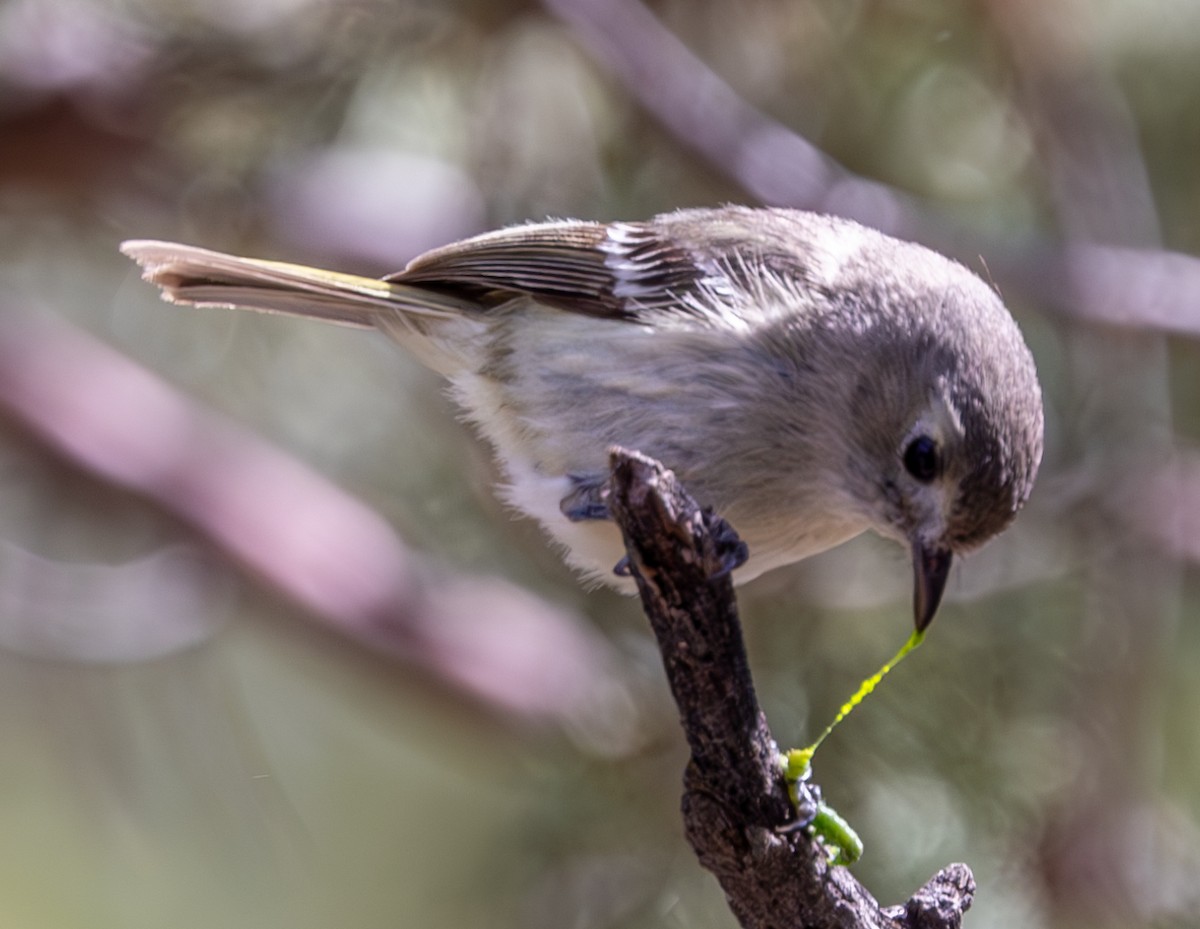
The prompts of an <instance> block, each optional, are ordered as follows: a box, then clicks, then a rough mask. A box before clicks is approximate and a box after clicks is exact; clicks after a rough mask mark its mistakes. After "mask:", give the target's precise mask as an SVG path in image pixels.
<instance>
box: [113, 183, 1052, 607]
mask: <svg viewBox="0 0 1200 929" xmlns="http://www.w3.org/2000/svg"><path fill="white" fill-rule="evenodd" d="M121 250H122V252H123V253H124V254H125V255H127V256H129V257H130V258H132V259H133V260H134V261H136V262H137V263H138V264H139V265H140V266H141V268H142V273H143V277H144V278H145V279H146V280H148V281H150V282H152V283H153V284H155V285H157V286H158V287H159V288H161V291H162V295H163V297H164V299H166V300H168V301H170V302H173V303H177V304H188V305H194V306H222V307H236V308H243V309H250V310H258V311H262V312H267V313H282V314H288V315H294V316H301V317H310V318H317V319H321V320H325V321H328V322H333V323H339V324H344V325H349V326H357V327H361V328H367V329H377V330H380V331H381V332H383V333H384V334H386V335H387V336H388V337H390V338H391V339H392V340H394V341H395V342H396V343H398V344H399V345H400V347H401V348H402V349H404V350H406V351H407V352H409V353H410V354H411V355H412V356H413V357H415V358H416V359H417V360H419V361H420V362H422V363H423V364H425V365H426V366H428V367H429V368H431V369H433V370H434V371H436V372H438V373H440V374H441V375H443V376H444V377H445V378H446V379H447V380H448V381H449V385H450V390H451V393H452V395H453V397H454V398H455V400H456V401H457V402H458V404H460V405H461V407H462V408H463V410H464V411H465V414H466V417H467V418H468V419H469V420H470V421H471V422H472V423H473V424H474V425H475V426H476V427H477V429H478V431H479V433H480V434H481V435H482V436H483V438H484V439H485V440H486V441H487V442H488V443H489V444H490V445H491V446H492V448H493V450H494V452H495V455H496V458H497V460H498V462H499V465H500V471H501V473H502V476H503V484H502V485H501V486H500V487H499V489H498V490H499V494H500V495H501V497H502V498H503V499H504V500H505V501H506V502H507V503H508V504H510V505H511V506H512V507H514V508H515V509H516V510H518V511H520V512H521V513H524V514H526V515H528V516H531V517H532V518H534V519H535V520H537V522H538V523H540V524H541V526H542V527H543V528H544V530H545V531H546V532H547V534H548V535H549V536H550V537H551V539H553V540H554V541H555V542H557V543H558V545H559V546H560V547H561V549H562V550H563V553H564V555H565V558H566V560H567V561H568V563H569V564H570V565H572V566H573V567H574V568H576V569H578V571H579V572H580V574H581V575H582V578H583V580H584V581H586V582H600V583H606V584H610V585H612V586H614V587H617V588H619V589H624V590H631V589H632V582H631V581H630V579H629V578H628V577H623V576H621V575H622V574H623V573H627V572H620V571H614V566H616V565H618V564H619V563H620V562H621V560H622V558H623V556H624V554H625V550H624V546H623V544H622V540H621V536H620V533H619V531H618V530H617V528H616V526H615V524H614V523H613V522H612V519H611V516H610V514H609V511H608V507H607V504H606V502H605V497H606V482H607V480H608V477H609V466H608V459H609V450H610V449H611V448H612V447H613V446H621V447H624V448H628V449H634V450H637V451H639V452H642V453H643V454H646V455H648V456H650V457H652V458H655V459H658V460H659V461H661V462H662V463H663V464H664V465H666V466H667V467H669V468H671V469H672V470H673V471H674V472H675V474H676V475H677V477H678V478H679V480H680V481H681V482H682V483H683V485H684V486H685V487H687V488H688V489H689V491H690V492H691V493H692V495H693V496H694V497H695V498H696V499H697V501H699V502H700V503H701V504H702V505H704V506H707V507H710V508H712V510H713V511H714V512H715V513H716V514H717V515H719V516H721V517H723V518H724V519H725V520H727V521H728V522H729V523H730V524H731V525H732V526H733V527H734V529H735V530H736V532H737V533H738V535H739V536H740V537H741V539H742V540H743V541H744V543H745V546H746V549H745V554H744V555H742V556H739V557H737V559H736V561H735V562H734V563H732V564H730V565H729V567H730V569H731V570H732V574H733V580H734V582H735V583H738V584H740V583H744V582H746V581H749V580H751V579H753V578H754V577H757V576H758V575H760V574H762V573H763V572H765V571H768V570H771V569H773V568H777V567H780V566H782V565H786V564H790V563H793V562H796V561H799V560H802V559H804V558H807V557H809V556H811V555H814V554H816V553H818V552H820V551H823V550H825V549H829V548H831V547H833V546H836V545H838V544H840V543H842V542H845V541H846V540H848V539H850V538H852V537H854V536H857V535H859V534H860V533H862V532H864V531H866V530H873V531H875V532H876V533H878V534H879V535H882V536H884V537H885V538H888V539H892V540H894V541H896V542H898V543H900V544H901V545H903V546H905V547H906V548H907V549H908V550H909V551H910V553H911V557H912V564H913V578H914V580H913V621H914V625H915V626H916V628H917V629H918V630H919V631H923V630H924V629H925V628H926V627H927V626H928V625H929V623H930V622H931V621H932V619H933V617H934V615H935V613H936V611H937V609H938V606H939V603H940V601H941V599H942V594H943V591H944V589H945V586H946V581H947V577H948V575H949V572H950V568H951V565H952V563H953V561H954V559H955V558H957V557H960V556H962V555H964V554H966V553H969V552H971V551H973V550H975V549H977V548H979V547H980V546H981V545H983V544H984V543H985V542H987V541H988V540H990V539H991V538H992V537H994V536H995V535H997V534H998V533H999V532H1001V531H1002V530H1004V529H1005V528H1006V527H1007V526H1008V525H1009V524H1010V523H1011V522H1012V520H1013V519H1014V517H1015V516H1016V514H1017V512H1018V511H1019V510H1020V509H1021V507H1022V506H1023V505H1024V503H1025V502H1026V500H1027V499H1028V497H1029V495H1030V492H1031V490H1032V487H1033V483H1034V479H1035V477H1036V474H1037V470H1038V467H1039V464H1040V461H1041V456H1042V445H1043V418H1044V417H1043V407H1042V394H1041V388H1040V386H1039V383H1038V377H1037V371H1036V367H1035V364H1034V359H1033V356H1032V354H1031V352H1030V350H1029V348H1028V346H1027V344H1026V342H1025V340H1024V338H1023V337H1022V335H1021V332H1020V330H1019V329H1018V327H1017V324H1016V322H1015V321H1014V319H1013V317H1012V316H1011V315H1010V313H1009V312H1008V310H1007V309H1006V308H1005V306H1004V303H1003V301H1002V300H1001V298H1000V296H999V295H998V294H997V292H996V291H995V290H994V289H993V288H992V287H991V286H989V285H988V284H987V283H985V282H984V281H983V280H982V279H981V278H980V277H979V276H978V275H976V274H975V273H973V272H972V271H970V270H969V269H967V268H966V267H964V266H963V265H962V264H960V263H958V262H955V261H953V260H951V259H949V258H946V257H944V256H943V255H941V254H939V253H937V252H935V251H932V250H930V249H928V248H925V247H924V246H922V245H919V244H916V243H912V242H905V241H901V240H898V239H896V238H892V237H890V236H888V235H885V234H883V233H881V232H878V231H876V230H873V229H870V228H868V227H865V226H862V225H860V224H858V223H856V222H853V221H851V220H848V219H842V218H838V217H834V216H828V215H822V214H817V213H811V212H806V211H801V210H793V209H783V208H771V207H746V206H736V205H727V206H722V207H702V208H690V209H680V210H676V211H674V212H670V213H664V214H661V215H658V216H654V217H653V218H650V219H647V220H643V221H617V222H599V221H590V220H551V221H544V222H532V223H526V224H519V225H514V226H508V227H505V228H501V229H498V230H495V231H491V232H486V233H483V234H480V235H476V236H473V237H470V238H466V239H463V240H461V241H458V242H454V243H452V244H449V245H445V246H443V247H440V248H435V249H433V250H431V251H428V252H426V253H424V254H421V255H419V256H417V257H416V258H414V259H412V260H411V261H410V262H409V263H408V264H407V266H406V267H405V268H404V270H402V271H400V272H398V273H395V274H392V275H390V276H387V277H384V278H380V279H374V278H368V277H361V276H357V275H351V274H344V273H339V272H334V271H327V270H322V269H318V268H311V267H306V266H302V265H296V264H289V263H285V262H279V261H270V260H263V259H254V258H242V257H237V256H234V255H227V254H222V253H219V252H214V251H209V250H207V249H202V248H198V247H194V246H190V245H182V244H177V243H171V242H160V241H152V240H130V241H126V242H124V243H122V245H121Z"/></svg>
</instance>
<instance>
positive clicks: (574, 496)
mask: <svg viewBox="0 0 1200 929" xmlns="http://www.w3.org/2000/svg"><path fill="white" fill-rule="evenodd" d="M567 478H568V479H569V480H570V481H571V492H570V493H569V494H567V495H566V496H565V497H563V498H562V500H560V501H559V503H558V508H559V510H561V511H562V514H563V516H565V517H567V519H569V520H570V521H571V522H573V523H581V522H585V521H587V520H594V519H612V514H611V513H610V512H609V511H608V503H607V502H605V500H604V498H605V497H606V496H607V494H608V475H607V474H603V473H594V472H593V473H590V474H568V475H567Z"/></svg>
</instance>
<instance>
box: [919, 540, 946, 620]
mask: <svg viewBox="0 0 1200 929" xmlns="http://www.w3.org/2000/svg"><path fill="white" fill-rule="evenodd" d="M912 556H913V581H914V586H913V620H914V622H915V623H916V626H917V631H918V632H924V631H925V629H926V627H927V626H928V625H929V624H930V623H931V622H933V614H934V613H936V612H937V608H938V604H939V603H941V602H942V591H944V590H945V589H946V578H947V577H948V576H949V574H950V561H951V558H952V557H953V555H952V553H951V552H949V551H946V550H944V549H940V548H932V547H929V546H926V545H923V544H922V543H921V542H914V543H913V547H912Z"/></svg>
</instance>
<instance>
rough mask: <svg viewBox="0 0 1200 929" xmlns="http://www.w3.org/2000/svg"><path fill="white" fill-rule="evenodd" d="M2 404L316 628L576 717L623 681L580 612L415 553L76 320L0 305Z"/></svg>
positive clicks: (482, 696) (353, 504) (512, 701)
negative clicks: (190, 532)
mask: <svg viewBox="0 0 1200 929" xmlns="http://www.w3.org/2000/svg"><path fill="white" fill-rule="evenodd" d="M0 406H2V407H4V408H5V409H7V411H8V412H9V413H10V414H11V415H12V416H13V417H15V418H16V419H17V420H18V421H20V422H21V423H23V424H24V425H25V426H26V427H27V429H28V430H30V431H31V432H32V433H34V434H35V435H36V436H38V437H39V438H40V439H41V440H42V442H44V443H45V444H46V445H48V446H49V447H50V448H51V449H53V450H54V451H55V452H57V453H58V454H60V455H62V456H63V457H65V458H66V459H68V460H70V461H72V462H74V463H75V464H76V465H77V466H79V467H81V468H84V469H86V470H88V471H90V472H91V473H93V474H94V475H96V476H98V477H100V478H102V479H104V480H106V481H108V482H111V483H113V484H116V485H118V486H121V487H125V488H128V489H131V490H133V491H136V492H138V493H140V494H142V495H144V496H145V497H147V498H149V499H150V500H152V501H154V502H155V503H157V504H158V505H159V506H161V507H162V508H163V509H164V510H167V511H169V512H171V513H174V514H175V515H177V516H178V517H180V518H182V519H183V520H185V521H186V522H188V523H190V524H191V525H192V526H193V527H195V528H196V529H197V530H199V531H200V532H201V533H203V534H204V535H205V536H207V537H208V538H209V539H210V540H211V541H212V542H214V543H215V544H216V545H217V546H219V547H220V548H221V549H223V550H224V551H225V552H226V554H228V555H229V556H230V557H232V558H233V559H234V560H235V561H236V562H237V563H238V564H240V565H242V566H243V567H245V568H247V569H249V570H250V571H252V572H253V573H255V574H257V575H258V576H259V577H261V578H262V579H264V580H265V581H267V582H268V583H269V584H271V585H272V586H274V587H275V588H276V589H278V590H279V591H280V592H282V593H283V594H284V595H285V596H287V597H288V598H290V599H291V600H292V601H293V602H295V603H297V604H299V605H300V606H302V607H303V608H304V609H305V610H306V611H308V613H309V614H310V615H311V616H312V617H314V618H315V619H316V620H317V621H318V622H319V623H321V624H322V625H325V626H328V627H330V628H332V629H334V630H336V631H337V632H339V633H341V634H343V635H345V636H348V637H349V638H351V639H354V640H355V641H357V642H360V643H363V644H365V645H368V646H369V647H371V648H372V649H374V650H376V651H379V652H382V653H385V654H387V655H391V656H394V657H397V658H400V659H403V660H404V661H407V662H409V663H411V664H413V665H415V666H418V667H420V668H421V669H422V670H424V671H425V672H427V673H429V674H430V675H432V676H433V677H434V679H435V680H437V681H439V682H441V683H443V684H444V685H447V686H449V687H450V688H451V689H452V690H454V691H457V692H460V693H465V694H468V695H470V696H471V697H473V698H475V699H476V700H480V701H483V702H484V703H485V704H487V705H489V706H491V707H493V708H495V709H498V710H502V711H505V712H507V713H511V714H515V715H517V716H520V717H523V718H526V719H530V720H542V721H546V720H558V721H560V722H570V723H572V724H573V725H574V726H575V727H578V726H579V724H580V723H585V724H589V723H595V722H596V717H597V715H601V716H603V714H604V713H605V711H606V709H609V707H606V706H605V705H604V704H605V700H606V699H611V698H614V697H617V696H618V694H619V692H620V689H621V688H620V685H619V678H618V676H617V673H616V671H615V669H616V667H617V662H616V660H615V658H614V656H613V654H612V653H611V650H610V647H609V646H608V645H607V644H606V643H605V642H604V641H603V640H602V639H601V638H600V637H599V636H598V635H595V634H594V633H592V632H590V630H588V628H587V627H586V626H585V625H584V624H583V623H582V622H581V620H580V619H579V618H578V617H577V616H575V615H572V614H571V613H569V612H568V611H566V610H564V609H560V608H558V607H555V606H552V605H551V604H548V603H546V602H545V601H542V600H540V599H538V598H536V597H534V596H533V595H532V594H529V593H527V592H525V591H523V590H520V589H518V588H516V587H514V586H513V585H511V584H508V583H506V582H504V581H502V580H499V579H494V578H491V579H489V578H468V577H463V576H459V575H456V574H454V573H452V572H450V571H448V570H445V569H436V568H434V567H432V566H431V565H429V564H428V563H425V562H422V561H421V560H420V559H418V558H417V557H415V556H414V555H413V553H412V552H410V551H409V550H408V549H407V548H406V547H405V546H404V544H403V543H402V542H401V541H400V540H399V539H398V538H397V537H396V535H395V533H394V532H393V531H392V529H391V528H390V527H389V526H388V524H387V523H386V522H385V521H384V520H383V519H382V518H381V517H379V516H378V515H377V514H376V513H374V512H373V511H372V510H370V509H369V508H367V507H366V506H364V505H363V504H362V503H361V502H359V501H358V500H356V499H354V498H353V497H351V496H350V495H348V494H347V493H345V492H344V491H342V490H341V489H340V488H338V487H336V486H335V485H334V484H332V483H331V482H330V481H328V480H327V479H326V478H324V477H323V476H321V475H320V474H317V473H316V472H315V471H313V470H311V469H310V468H308V467H306V466H305V465H303V464H302V463H300V462H299V461H297V460H296V459H295V458H293V457H291V456H289V455H287V454H285V453H283V452H281V451H279V450H278V449H275V448H273V447H271V446H270V445H268V444H267V443H265V442H263V441H262V440H261V439H259V438H257V437H255V436H254V435H253V434H252V433H250V432H249V431H248V430H246V429H243V428H241V427H239V426H237V425H236V424H234V423H232V422H230V421H228V420H225V419H223V418H222V417H220V416H218V415H216V414H214V413H212V412H210V411H208V410H205V409H202V408H200V407H198V406H197V405H196V404H195V403H194V402H192V401H191V400H190V399H188V398H187V397H185V396H184V395H182V394H180V393H179V392H177V391H175V390H174V389H173V388H172V387H170V386H169V385H168V384H166V383H165V382H163V381H162V380H160V379H159V378H158V377H156V376H155V375H154V374H152V373H150V372H149V371H147V370H145V369H143V368H141V367H139V366H138V365H136V364H135V363H134V362H132V361H130V360H129V359H128V358H125V357H124V356H122V355H120V354H119V353H117V352H115V351H113V350H112V349H111V348H108V347H106V346H104V345H102V344H100V343H98V342H96V341H94V340H93V339H91V338H90V337H89V336H87V335H85V334H83V333H82V332H79V331H77V330H74V329H71V328H69V327H67V326H66V325H64V324H62V323H58V322H53V321H51V320H50V319H47V318H41V317H34V316H32V315H29V314H26V313H23V312H20V311H17V310H14V309H13V308H11V307H7V306H6V307H3V308H0ZM581 717H584V718H582V719H581Z"/></svg>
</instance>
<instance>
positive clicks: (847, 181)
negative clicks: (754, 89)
mask: <svg viewBox="0 0 1200 929" xmlns="http://www.w3.org/2000/svg"><path fill="white" fill-rule="evenodd" d="M543 3H544V5H545V6H546V8H547V9H549V10H550V11H551V12H552V13H553V14H554V15H556V16H557V17H559V18H560V19H561V20H563V21H564V22H566V23H567V24H568V25H569V26H570V27H571V28H572V30H574V32H575V34H576V36H577V37H578V38H579V40H580V41H581V42H582V43H583V45H585V46H586V47H587V48H588V49H589V50H590V51H591V53H592V55H593V56H594V57H595V58H596V60H597V61H598V62H600V64H601V65H602V66H603V67H604V68H605V69H606V70H607V71H608V73H609V74H610V75H611V76H612V77H614V78H616V79H617V80H619V81H620V82H621V83H622V84H623V85H624V86H625V89H626V90H627V91H628V92H629V93H630V95H631V96H633V97H634V98H635V99H636V100H638V101H639V102H640V103H641V104H642V106H643V107H645V109H646V110H647V111H648V112H650V113H651V114H653V116H654V117H655V118H656V119H657V120H658V121H659V122H660V123H662V125H663V126H664V127H666V128H667V129H668V130H669V131H670V132H671V133H673V134H674V135H675V137H676V138H678V139H679V140H680V141H681V142H682V143H683V144H684V145H686V146H688V147H689V148H691V149H693V150H694V151H696V152H698V153H699V154H700V155H701V156H702V157H704V158H705V159H707V160H708V161H709V163H710V164H712V165H713V167H715V168H716V169H717V170H719V171H721V172H722V173H723V174H725V175H727V176H728V177H730V178H732V179H733V180H734V181H736V182H737V183H738V184H740V185H741V186H742V187H743V188H745V190H746V191H748V192H749V193H750V194H751V195H752V196H754V197H757V198H758V199H759V200H761V201H762V202H764V203H768V204H772V205H776V206H792V207H800V208H803V209H812V210H819V211H823V212H828V213H835V214H838V215H841V216H847V217H850V218H852V219H856V220H858V221H860V222H863V223H866V224H867V225H870V226H874V227H875V228H877V229H881V230H883V231H884V232H888V233H891V234H892V235H898V236H900V237H902V238H909V239H914V240H916V241H920V242H922V243H924V244H927V245H930V246H931V247H933V248H936V249H938V250H939V251H942V252H945V253H946V254H949V255H953V256H955V257H956V258H958V259H959V260H961V261H963V262H965V263H968V264H973V265H977V264H978V257H979V256H980V255H985V256H986V258H987V268H988V271H989V272H990V274H991V275H992V276H993V277H994V278H995V280H996V282H997V283H998V284H1000V285H1001V286H1002V287H1010V286H1011V287H1013V288H1018V289H1021V290H1023V291H1025V292H1026V293H1030V294H1032V295H1033V296H1035V297H1036V298H1038V299H1039V300H1041V301H1044V302H1046V303H1048V304H1050V305H1052V306H1053V308H1054V309H1056V310H1058V311H1059V312H1061V313H1063V314H1065V315H1068V316H1071V317H1074V318H1076V319H1080V320H1087V321H1092V322H1099V323H1105V324H1110V325H1119V326H1130V327H1137V328H1145V329H1151V330H1161V331H1166V332H1175V333H1180V334H1184V335H1188V336H1192V337H1198V336H1200V259H1198V258H1195V257H1193V256H1190V255H1184V254H1180V253H1178V252H1170V251H1165V250H1161V249H1153V248H1143V249H1138V248H1116V247H1107V246H1104V245H1099V244H1070V245H1063V244H1062V243H1056V242H1047V241H1037V240H1032V241H1031V240H1028V239H1026V240H1023V241H1021V242H1020V243H1014V242H1010V241H1002V240H997V239H993V238H987V237H984V236H981V235H980V234H978V233H976V232H973V231H972V230H969V229H964V228H962V227H961V226H960V225H959V224H956V223H953V222H951V221H950V220H948V219H947V218H945V217H936V216H935V215H934V214H933V213H931V212H930V211H929V209H928V208H927V207H925V206H923V205H922V204H921V203H920V202H919V201H918V200H917V199H916V198H913V197H911V196H908V195H906V194H904V193H902V192H900V191H898V190H896V189H894V188H892V187H889V186H888V185H886V184H881V183H878V182H875V181H871V180H868V179H866V178H862V177H859V176H857V175H855V174H853V173H852V172H850V171H848V170H846V169H845V168H843V167H842V166H841V165H839V164H837V162H835V161H834V160H833V159H832V158H830V157H829V156H827V155H826V154H825V153H824V152H822V151H821V150H820V149H819V148H817V147H816V146H815V145H813V144H812V143H811V142H809V141H808V140H806V139H804V138H803V137H802V136H800V135H799V134H797V133H796V132H794V131H793V130H792V129H790V128H788V127H787V126H784V125H782V124H781V123H778V122H776V121H775V120H772V119H770V118H769V117H767V116H765V115H764V114H763V113H761V112H760V111H759V110H757V109H756V108H755V107H753V106H751V105H750V104H749V103H747V102H746V101H745V100H744V99H743V98H742V97H740V96H739V95H738V94H737V92H736V91H735V90H733V88H731V87H730V86H729V85H728V84H727V83H725V81H723V80H722V79H721V78H720V77H719V76H718V75H717V74H716V73H714V72H713V71H712V70H711V69H710V68H709V67H708V66H707V65H706V64H704V62H703V61H701V60H700V59H699V58H698V57H696V56H695V55H694V54H693V53H692V52H691V51H690V50H689V49H688V48H687V47H686V46H685V45H684V44H683V43H682V42H681V41H680V40H679V39H678V37H676V36H675V35H674V34H673V33H672V32H671V31H670V30H669V29H667V28H666V27H665V26H664V25H663V24H662V23H661V22H660V21H659V20H658V19H657V18H656V17H655V16H654V14H653V13H652V12H651V11H650V10H649V9H647V8H646V6H644V5H643V4H642V3H640V2H638V0H543ZM1140 216H1141V214H1139V219H1140ZM1124 225H1125V220H1124V218H1123V217H1122V218H1119V220H1118V222H1116V223H1115V224H1114V225H1109V226H1100V227H1093V228H1092V229H1091V230H1090V232H1091V234H1092V235H1095V236H1097V237H1098V236H1100V235H1102V234H1103V235H1105V236H1106V237H1108V235H1109V234H1110V233H1111V230H1113V229H1120V228H1122V227H1123V226H1124ZM1139 228H1141V227H1140V226H1139ZM1085 241H1086V240H1085Z"/></svg>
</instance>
